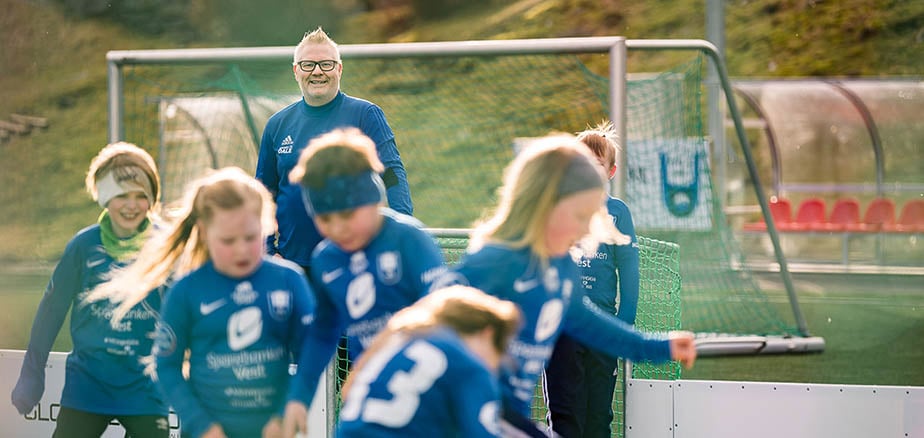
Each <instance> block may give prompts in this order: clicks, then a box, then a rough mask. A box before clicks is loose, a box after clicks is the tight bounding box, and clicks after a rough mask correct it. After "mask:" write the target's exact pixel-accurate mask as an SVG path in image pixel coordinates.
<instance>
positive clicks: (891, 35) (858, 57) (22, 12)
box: [0, 0, 924, 263]
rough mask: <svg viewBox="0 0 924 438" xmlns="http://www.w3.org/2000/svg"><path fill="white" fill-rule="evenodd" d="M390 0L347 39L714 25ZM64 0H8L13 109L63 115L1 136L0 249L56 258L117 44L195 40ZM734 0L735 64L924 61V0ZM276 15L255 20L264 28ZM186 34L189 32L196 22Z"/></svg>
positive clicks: (101, 132) (658, 14) (7, 98)
mask: <svg viewBox="0 0 924 438" xmlns="http://www.w3.org/2000/svg"><path fill="white" fill-rule="evenodd" d="M353 3H356V2H353ZM372 3H376V2H372ZM380 3H387V4H398V5H399V6H391V7H388V8H385V9H381V10H376V11H372V12H367V13H354V14H352V15H350V16H347V17H346V18H345V19H344V20H343V23H338V26H337V27H339V28H341V30H340V31H339V32H338V33H337V34H336V35H335V37H336V38H337V39H338V41H339V42H341V43H360V42H365V43H368V42H386V41H445V40H467V39H511V38H547V37H570V36H594V35H597V36H599V35H625V36H626V37H628V38H703V37H704V35H705V30H704V29H705V23H704V21H705V19H704V16H705V1H704V0H696V1H694V0H671V1H668V0H648V1H645V0H519V1H514V2H508V1H500V0H494V1H487V0H485V1H481V2H473V3H477V4H478V5H476V6H467V7H463V8H462V9H460V10H458V11H454V12H453V13H452V14H450V15H448V17H447V18H445V19H441V20H438V21H436V20H433V21H424V20H420V19H417V18H415V17H414V15H413V11H412V10H411V9H410V7H409V6H400V4H401V3H402V2H397V1H396V2H380ZM55 4H56V3H55V2H51V1H41V2H31V1H29V2H27V1H23V0H0V8H2V9H3V10H4V13H3V14H0V40H2V41H3V43H2V46H0V119H8V115H9V114H10V113H20V114H29V115H36V116H41V117H46V118H48V120H49V122H50V126H49V127H48V128H47V129H44V130H34V131H33V132H32V133H30V134H28V135H24V136H18V135H13V136H12V137H11V138H9V139H7V140H5V141H3V142H0V154H2V155H0V156H2V159H0V202H2V205H4V207H3V208H2V209H0V236H3V238H2V239H0V260H2V261H6V262H27V263H35V262H47V263H53V262H54V261H55V260H56V259H57V257H59V256H60V253H61V251H62V250H63V247H64V244H65V243H66V242H67V240H68V239H69V238H70V237H71V236H72V235H73V234H74V232H76V231H77V230H78V229H80V228H81V227H83V226H85V225H87V224H89V223H92V222H93V221H94V220H95V219H96V215H97V214H98V207H96V206H95V205H94V204H93V203H92V201H91V200H90V199H89V197H88V196H87V195H86V193H85V192H84V190H83V187H82V181H83V177H84V172H85V171H86V166H87V163H88V162H89V160H90V158H91V157H92V156H93V155H94V154H95V153H96V151H98V150H99V148H100V147H102V146H103V145H104V144H105V143H106V138H107V135H106V121H107V117H108V115H107V109H106V64H105V54H106V52H107V51H108V50H116V49H145V48H168V47H181V46H185V45H188V44H190V43H187V42H181V40H180V38H177V39H175V40H171V38H170V37H169V36H165V37H156V38H155V37H150V36H143V35H141V34H139V33H137V32H134V31H133V30H132V29H129V28H126V27H123V26H119V25H116V24H112V23H111V22H108V21H105V20H78V19H75V18H72V17H68V16H65V15H64V14H62V13H61V11H59V10H58V9H57V8H56V7H55V6H54V5H55ZM725 7H726V28H727V58H728V65H729V71H730V73H731V74H732V75H733V76H762V77H765V76H806V75H824V76H850V75H861V76H883V75H892V76H894V75H914V74H920V73H921V72H922V71H924V56H922V55H924V2H911V1H900V0H893V1H888V0H845V1H841V2H822V1H813V0H735V1H728V2H726V6H725ZM242 13H243V12H242ZM279 13H281V14H284V13H286V11H285V10H281V11H279ZM312 20H313V18H312V17H308V16H306V18H305V20H304V21H305V23H306V24H305V27H306V28H310V27H313V26H316V25H318V24H322V25H327V23H314V22H313V21H312ZM238 21H240V17H238ZM272 25H273V24H272V23H271V22H261V23H254V26H257V27H260V29H263V30H264V31H266V29H265V28H266V27H269V26H272ZM216 27H218V28H220V27H221V26H220V25H218V26H216ZM263 33H266V32H263ZM167 35H169V32H168V33H167ZM295 36H297V35H295ZM183 38H184V39H183V40H182V41H188V36H183ZM294 39H295V38H292V40H293V43H294ZM192 44H195V45H200V46H241V45H253V44H249V43H248V42H247V41H233V42H232V41H219V42H214V41H213V42H208V41H198V42H193V43H192ZM631 56H632V58H631V59H630V62H631V64H630V70H634V71H638V70H657V69H659V68H662V67H663V66H665V65H669V64H672V63H673V62H674V59H673V58H672V56H676V55H673V54H670V53H664V54H656V55H650V56H649V55H646V56H645V57H644V58H642V55H639V54H632V55H631ZM593 62H600V63H602V62H605V61H604V60H603V59H602V58H601V59H600V60H599V61H593ZM595 67H599V68H602V67H603V66H602V64H601V65H598V66H595ZM294 90H295V89H294V84H293V91H294ZM142 146H145V147H148V148H149V149H151V148H153V147H154V145H142Z"/></svg>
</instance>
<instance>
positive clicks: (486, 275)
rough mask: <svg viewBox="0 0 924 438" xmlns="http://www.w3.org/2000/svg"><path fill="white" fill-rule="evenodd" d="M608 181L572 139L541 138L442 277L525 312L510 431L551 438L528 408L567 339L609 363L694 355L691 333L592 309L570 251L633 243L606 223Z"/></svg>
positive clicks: (509, 380) (510, 172) (512, 373)
mask: <svg viewBox="0 0 924 438" xmlns="http://www.w3.org/2000/svg"><path fill="white" fill-rule="evenodd" d="M604 184H605V178H604V176H603V173H602V169H601V168H600V166H599V164H598V163H597V160H596V158H595V157H594V156H593V155H592V154H591V153H590V151H589V150H588V149H587V146H586V145H584V144H583V143H582V142H580V141H579V140H577V139H576V138H575V137H573V136H569V135H553V136H548V137H546V138H544V139H541V140H539V141H537V142H536V144H534V145H531V146H529V147H527V148H526V149H525V150H524V151H523V152H521V153H520V154H519V155H518V156H517V157H516V159H514V161H513V162H512V163H511V164H510V165H509V166H508V167H507V169H506V170H505V173H504V184H503V186H502V187H501V190H500V199H499V204H498V206H497V209H496V211H495V212H494V214H493V215H492V216H490V217H489V218H488V219H487V220H486V221H484V222H483V223H482V224H480V225H479V226H478V227H476V229H475V231H474V232H473V235H472V240H471V243H470V248H469V253H468V254H466V256H465V257H464V258H463V259H462V261H461V262H460V264H459V265H457V266H456V267H454V269H453V273H452V274H451V275H449V276H447V278H446V279H445V281H446V282H462V283H468V284H470V285H471V286H474V287H476V288H478V289H481V290H483V291H485V292H486V293H489V294H491V295H495V296H497V297H499V298H502V299H507V300H510V301H513V302H514V303H516V304H517V305H518V306H519V307H520V309H521V310H522V311H523V315H524V324H523V328H522V330H520V332H519V334H518V335H517V337H516V338H515V339H514V340H513V342H512V343H511V345H510V348H509V353H510V355H511V357H512V358H513V359H514V362H515V364H516V366H514V367H511V368H509V369H506V368H505V369H504V373H503V374H504V375H502V377H501V387H502V390H503V393H504V394H503V395H504V420H505V422H506V424H505V426H510V427H513V428H515V429H518V432H519V433H526V434H530V435H534V436H544V435H545V434H544V432H542V431H540V430H539V429H538V428H537V427H536V426H535V425H534V424H533V423H532V422H531V421H530V420H529V413H530V402H531V400H532V396H533V393H534V390H535V385H536V383H537V381H538V379H539V376H540V374H541V372H542V370H543V368H544V367H545V365H546V362H547V361H548V359H549V357H550V356H551V354H552V348H553V346H554V345H555V341H556V340H557V339H558V336H559V334H560V333H562V332H564V333H567V334H569V335H570V336H572V337H573V338H574V339H576V340H578V341H580V342H582V343H584V344H585V345H587V346H589V347H590V348H593V349H595V350H598V351H600V352H603V353H605V354H607V355H609V356H612V357H625V358H628V359H632V360H654V361H667V360H670V359H676V360H680V361H682V362H683V363H684V364H686V365H690V364H692V363H693V361H694V359H695V357H696V349H695V347H694V343H693V335H692V333H688V332H673V333H671V334H670V335H669V336H668V337H667V338H661V337H652V336H646V335H643V334H641V333H638V332H636V331H635V330H633V329H632V327H631V326H629V325H628V324H626V323H624V322H622V321H619V320H618V319H616V318H615V317H613V316H612V315H611V314H606V313H604V312H601V311H599V310H597V309H596V308H594V307H592V306H590V305H589V303H587V302H586V301H587V300H585V298H584V297H585V295H584V293H583V292H582V291H581V288H580V284H581V283H580V281H581V278H580V274H579V272H578V269H577V265H576V264H575V262H574V259H573V258H572V256H571V254H570V253H569V252H570V250H571V249H572V248H573V247H574V246H575V243H576V242H578V241H581V245H579V246H580V247H582V248H584V251H585V253H592V250H594V249H595V248H596V243H597V242H599V241H602V242H606V243H623V244H625V243H628V238H627V237H626V236H624V235H621V234H620V233H619V232H618V231H617V230H616V229H615V228H614V227H613V224H612V222H609V221H607V220H606V219H605V218H606V216H605V210H604V209H603V201H604V199H605V197H606V192H605V190H604ZM588 249H589V250H591V251H588ZM440 284H446V283H444V282H443V281H441V282H440Z"/></svg>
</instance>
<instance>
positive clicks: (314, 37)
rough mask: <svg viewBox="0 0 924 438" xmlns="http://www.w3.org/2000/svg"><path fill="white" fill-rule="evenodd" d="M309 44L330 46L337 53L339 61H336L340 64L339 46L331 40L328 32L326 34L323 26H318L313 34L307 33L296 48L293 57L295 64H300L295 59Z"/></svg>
mask: <svg viewBox="0 0 924 438" xmlns="http://www.w3.org/2000/svg"><path fill="white" fill-rule="evenodd" d="M308 44H328V45H330V46H331V47H333V48H334V50H335V51H336V52H337V59H335V60H334V61H337V62H340V48H339V46H337V43H336V42H334V40H332V39H330V37H329V36H327V32H324V29H321V26H318V28H317V29H315V30H313V31H311V32H305V36H303V37H302V40H301V41H299V42H298V45H297V46H295V53H294V54H293V55H292V61H293V62H298V59H295V57H297V56H298V52H299V50H301V48H302V47H304V46H307V45H308Z"/></svg>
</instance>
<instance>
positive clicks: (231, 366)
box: [155, 256, 315, 437]
mask: <svg viewBox="0 0 924 438" xmlns="http://www.w3.org/2000/svg"><path fill="white" fill-rule="evenodd" d="M314 310H315V300H314V296H313V295H312V293H311V291H310V289H309V287H308V283H307V280H306V279H305V276H304V274H303V273H302V271H301V268H299V267H298V266H296V265H294V264H292V263H290V262H287V261H284V260H275V259H272V258H270V257H269V256H267V257H265V258H264V260H263V261H262V263H261V264H260V267H259V268H257V270H256V271H255V272H254V273H252V274H251V275H249V276H247V277H245V278H230V277H228V276H226V275H224V274H221V273H219V272H218V271H216V270H215V267H214V265H213V264H212V263H211V262H206V263H205V264H204V265H202V266H201V267H200V268H199V269H197V270H195V271H193V272H191V273H190V274H188V275H187V276H185V277H183V278H181V279H180V280H179V281H177V283H176V284H175V285H174V286H173V287H171V288H170V290H169V292H168V293H167V297H166V300H165V301H164V305H163V311H162V314H161V317H162V320H161V323H160V324H159V326H158V330H157V339H156V343H155V351H156V353H157V375H158V379H159V383H160V386H161V389H162V390H163V392H164V393H165V394H166V395H167V398H168V401H169V402H170V403H171V405H172V406H173V408H174V409H175V410H176V412H177V414H178V415H179V417H180V421H181V423H182V428H183V431H184V433H185V432H189V433H190V435H191V436H199V435H201V434H202V433H203V432H205V431H206V430H207V428H208V427H209V426H210V425H211V424H212V423H218V424H220V425H221V426H222V428H223V429H224V431H225V433H226V434H227V435H228V436H229V437H232V436H260V431H261V429H262V428H263V425H264V424H265V423H266V422H267V421H268V420H269V419H270V417H271V416H272V415H274V414H281V412H282V410H283V408H284V406H285V402H286V400H287V399H290V398H294V399H298V400H306V399H307V400H308V403H310V401H311V399H310V398H309V397H308V396H305V395H304V394H301V393H299V391H300V390H301V388H300V387H299V386H297V385H294V384H293V383H292V382H290V377H289V364H290V363H291V361H292V360H291V357H292V356H293V355H295V354H298V347H299V345H300V343H301V342H302V340H303V338H304V336H305V333H306V332H307V330H308V328H309V327H310V325H311V323H312V322H313V317H314ZM187 349H188V350H189V354H190V356H189V379H188V380H187V379H184V378H183V375H182V373H181V369H182V364H183V358H184V353H185V351H186V350H187ZM301 357H302V358H304V357H305V356H304V355H303V356H301ZM301 361H302V359H299V363H301ZM293 380H294V379H293ZM287 389H289V390H288V391H287Z"/></svg>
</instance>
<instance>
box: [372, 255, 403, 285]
mask: <svg viewBox="0 0 924 438" xmlns="http://www.w3.org/2000/svg"><path fill="white" fill-rule="evenodd" d="M376 265H377V266H378V272H379V280H381V281H382V283H384V284H387V285H389V286H391V285H393V284H395V283H397V282H399V281H401V258H400V257H398V253H397V252H395V251H386V252H383V253H382V254H379V258H378V263H376Z"/></svg>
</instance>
